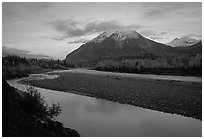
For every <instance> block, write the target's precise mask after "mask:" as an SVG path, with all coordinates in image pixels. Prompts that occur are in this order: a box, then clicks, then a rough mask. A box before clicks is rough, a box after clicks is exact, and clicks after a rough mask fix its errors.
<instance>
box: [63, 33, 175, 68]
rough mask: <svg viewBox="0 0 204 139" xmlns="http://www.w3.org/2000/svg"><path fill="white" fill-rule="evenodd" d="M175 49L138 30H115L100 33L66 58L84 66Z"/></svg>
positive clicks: (161, 53) (158, 53) (67, 60)
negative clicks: (143, 34) (147, 36)
mask: <svg viewBox="0 0 204 139" xmlns="http://www.w3.org/2000/svg"><path fill="white" fill-rule="evenodd" d="M173 51H174V49H173V48H172V47H170V46H167V45H164V44H161V43H157V42H154V41H152V40H149V39H147V38H145V37H143V36H142V35H140V34H139V33H137V32H136V31H132V30H130V31H115V32H111V33H110V32H104V33H102V34H100V35H99V36H97V37H96V38H94V39H93V40H91V41H89V42H87V43H86V44H83V45H82V46H81V47H79V48H78V49H77V50H75V51H73V52H72V53H70V54H68V55H67V56H66V59H65V60H66V62H69V63H73V64H77V65H79V66H82V65H84V64H90V65H94V64H96V63H98V62H100V61H101V60H103V59H109V58H116V57H121V56H135V55H137V54H140V53H151V54H154V55H159V56H160V55H164V53H172V52H173Z"/></svg>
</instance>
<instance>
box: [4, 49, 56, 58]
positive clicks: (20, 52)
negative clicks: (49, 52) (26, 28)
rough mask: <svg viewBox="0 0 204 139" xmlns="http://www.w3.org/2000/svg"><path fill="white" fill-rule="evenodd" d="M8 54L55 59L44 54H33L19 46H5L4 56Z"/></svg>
mask: <svg viewBox="0 0 204 139" xmlns="http://www.w3.org/2000/svg"><path fill="white" fill-rule="evenodd" d="M7 55H17V56H20V57H25V58H39V59H53V58H51V57H49V56H46V55H43V54H32V53H31V52H30V51H27V50H21V49H17V48H8V47H5V46H3V47H2V56H7Z"/></svg>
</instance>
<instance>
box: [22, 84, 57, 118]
mask: <svg viewBox="0 0 204 139" xmlns="http://www.w3.org/2000/svg"><path fill="white" fill-rule="evenodd" d="M20 107H21V108H22V109H23V110H25V111H26V112H27V113H28V114H29V115H33V116H37V117H38V118H41V119H43V118H45V117H48V118H51V119H52V118H54V117H56V116H58V115H59V114H60V112H61V109H60V105H59V103H57V104H54V103H53V104H52V106H51V107H49V106H48V104H47V103H46V102H45V100H44V97H43V96H41V94H40V92H38V90H37V89H36V88H34V87H31V86H29V87H28V88H27V91H26V92H25V94H24V97H23V99H22V101H21V103H20Z"/></svg>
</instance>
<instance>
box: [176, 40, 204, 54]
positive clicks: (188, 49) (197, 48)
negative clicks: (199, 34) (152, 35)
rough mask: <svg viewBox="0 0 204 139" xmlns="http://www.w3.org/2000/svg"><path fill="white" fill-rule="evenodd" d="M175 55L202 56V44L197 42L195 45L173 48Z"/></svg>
mask: <svg viewBox="0 0 204 139" xmlns="http://www.w3.org/2000/svg"><path fill="white" fill-rule="evenodd" d="M174 49H175V50H176V52H177V53H180V54H190V55H195V54H202V42H201V41H199V42H198V43H196V44H193V45H190V46H178V47H174Z"/></svg>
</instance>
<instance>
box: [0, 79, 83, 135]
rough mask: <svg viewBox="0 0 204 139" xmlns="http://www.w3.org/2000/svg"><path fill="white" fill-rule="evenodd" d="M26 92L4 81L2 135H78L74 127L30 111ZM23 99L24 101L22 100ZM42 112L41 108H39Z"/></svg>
mask: <svg viewBox="0 0 204 139" xmlns="http://www.w3.org/2000/svg"><path fill="white" fill-rule="evenodd" d="M23 94H24V93H23V92H21V91H19V90H17V89H15V88H13V87H11V86H9V84H8V83H7V82H6V81H5V80H3V81H2V136H3V137H78V136H80V135H79V133H78V132H77V131H75V130H73V129H70V128H65V127H63V125H62V123H60V122H58V121H54V120H52V119H50V118H45V117H44V118H41V117H39V116H38V115H33V114H31V112H28V110H30V109H26V107H23V106H22V105H21V104H22V103H25V102H26V100H24V95H23ZM22 101H23V102H22ZM39 113H40V110H39Z"/></svg>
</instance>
